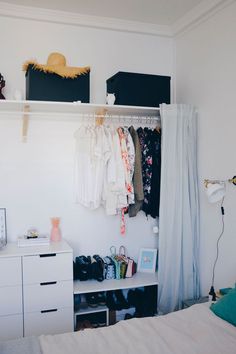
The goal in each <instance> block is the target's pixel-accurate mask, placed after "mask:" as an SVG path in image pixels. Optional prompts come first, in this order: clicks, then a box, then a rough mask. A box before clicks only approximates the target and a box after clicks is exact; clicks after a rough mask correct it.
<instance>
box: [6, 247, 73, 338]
mask: <svg viewBox="0 0 236 354" xmlns="http://www.w3.org/2000/svg"><path fill="white" fill-rule="evenodd" d="M1 262H2V264H1ZM1 265H2V266H1ZM0 266H1V268H0V269H4V272H0V289H1V292H0V327H1V328H4V330H3V331H2V330H1V331H0V340H3V339H10V338H17V337H22V336H30V335H41V334H55V333H63V332H71V331H73V254H72V249H71V247H69V246H68V244H67V243H66V242H65V241H61V242H53V243H51V244H50V245H49V246H35V247H34V246H32V247H25V248H24V247H21V248H19V247H17V245H16V244H8V245H7V246H6V247H5V248H4V249H3V250H1V252H0ZM22 294H23V295H22ZM1 302H2V304H1ZM10 317H12V321H10V319H11V318H10ZM23 324H24V325H23ZM7 333H9V334H8V335H7Z"/></svg>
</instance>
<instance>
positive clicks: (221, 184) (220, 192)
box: [204, 176, 236, 302]
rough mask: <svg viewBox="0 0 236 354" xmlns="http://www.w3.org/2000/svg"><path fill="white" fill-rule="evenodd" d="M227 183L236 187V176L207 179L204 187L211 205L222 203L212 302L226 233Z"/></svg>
mask: <svg viewBox="0 0 236 354" xmlns="http://www.w3.org/2000/svg"><path fill="white" fill-rule="evenodd" d="M226 182H229V183H233V184H234V185H235V186H236V176H234V177H233V178H231V179H227V180H214V179H213V180H212V179H205V180H204V185H205V191H206V195H207V198H208V201H209V202H210V203H217V202H219V201H221V206H220V207H221V222H222V229H221V232H220V235H219V237H218V239H217V244H216V258H215V261H214V265H213V270H212V282H211V287H210V292H209V295H210V296H211V297H212V301H213V302H214V301H216V293H215V289H214V282H215V268H216V263H217V260H218V257H219V242H220V239H221V237H222V236H223V233H224V215H225V211H224V207H223V202H224V197H225V194H226Z"/></svg>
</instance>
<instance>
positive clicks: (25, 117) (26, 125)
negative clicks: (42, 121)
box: [22, 104, 30, 143]
mask: <svg viewBox="0 0 236 354" xmlns="http://www.w3.org/2000/svg"><path fill="white" fill-rule="evenodd" d="M29 112H30V105H28V104H26V105H25V106H24V114H23V124H22V142H23V143H26V142H27V135H28V128H29Z"/></svg>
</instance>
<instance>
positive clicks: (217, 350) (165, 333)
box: [39, 304, 236, 354]
mask: <svg viewBox="0 0 236 354" xmlns="http://www.w3.org/2000/svg"><path fill="white" fill-rule="evenodd" d="M39 340H40V345H41V350H42V353H43V354H77V353H78V354H151V353H152V354H154V353H155V354H236V327H234V326H233V325H230V324H229V323H227V322H225V321H223V320H221V319H220V318H218V317H217V316H216V315H214V314H213V313H212V312H211V311H210V310H209V308H208V307H207V306H205V304H204V305H194V306H192V307H190V308H188V309H186V310H182V311H178V312H174V313H171V314H169V315H166V316H160V317H151V318H142V319H132V320H129V321H121V322H119V323H118V324H116V325H115V326H110V327H106V328H101V329H95V330H94V329H86V330H84V331H80V332H74V333H66V334H60V335H54V336H50V335H47V336H40V338H39Z"/></svg>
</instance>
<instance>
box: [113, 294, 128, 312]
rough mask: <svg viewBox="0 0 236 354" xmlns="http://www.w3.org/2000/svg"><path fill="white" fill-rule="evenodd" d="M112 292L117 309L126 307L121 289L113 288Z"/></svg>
mask: <svg viewBox="0 0 236 354" xmlns="http://www.w3.org/2000/svg"><path fill="white" fill-rule="evenodd" d="M114 293H115V296H116V299H117V302H116V307H117V310H123V309H128V308H129V304H128V302H127V300H126V299H125V297H124V294H123V291H122V290H115V291H114Z"/></svg>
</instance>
